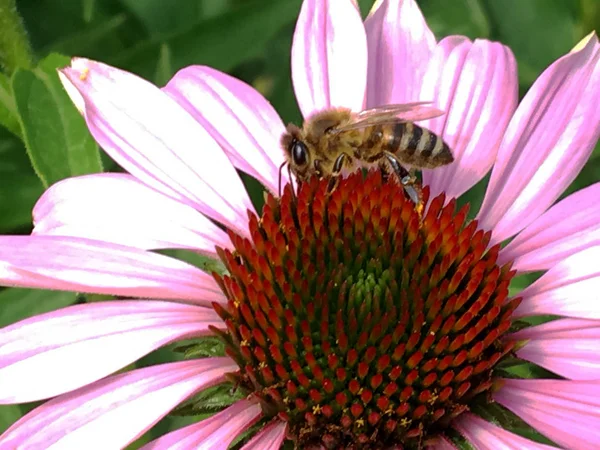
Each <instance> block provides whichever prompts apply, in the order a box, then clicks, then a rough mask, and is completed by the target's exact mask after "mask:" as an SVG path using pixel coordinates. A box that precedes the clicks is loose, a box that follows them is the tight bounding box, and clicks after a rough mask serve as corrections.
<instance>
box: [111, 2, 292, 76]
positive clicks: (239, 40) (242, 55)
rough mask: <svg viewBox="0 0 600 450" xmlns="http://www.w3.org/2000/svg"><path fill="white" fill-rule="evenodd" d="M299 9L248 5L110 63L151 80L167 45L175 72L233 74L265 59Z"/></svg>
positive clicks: (286, 5) (277, 4) (288, 5)
mask: <svg viewBox="0 0 600 450" xmlns="http://www.w3.org/2000/svg"><path fill="white" fill-rule="evenodd" d="M299 9H300V0H287V1H264V0H263V1H252V2H247V3H244V4H243V6H241V7H238V8H236V9H234V10H232V11H230V12H228V13H226V14H222V15H219V16H217V17H214V18H211V19H208V20H204V21H201V22H199V23H197V24H196V25H195V26H193V27H192V28H190V29H188V30H186V31H184V32H179V33H177V34H174V35H171V36H170V37H167V38H165V39H162V40H161V39H154V40H151V41H147V42H145V43H143V44H141V45H139V46H138V47H137V48H135V49H133V50H131V51H128V52H124V53H122V54H121V55H118V56H117V57H116V58H115V59H113V60H111V61H110V63H111V64H113V65H115V66H117V67H123V68H126V69H127V70H130V71H132V72H135V73H139V74H142V75H144V76H152V75H154V74H155V70H156V61H157V59H158V58H159V55H160V51H161V50H160V49H161V45H162V44H166V45H167V46H168V47H169V49H170V51H171V61H172V64H173V69H174V70H178V69H180V68H182V67H185V66H188V65H192V64H205V65H208V66H211V67H214V68H216V69H219V70H224V71H227V70H231V69H232V68H233V67H235V66H236V65H238V64H240V63H241V62H243V61H247V60H249V59H252V58H255V57H257V56H260V55H262V53H263V51H264V47H265V45H266V44H267V42H268V41H269V40H270V39H271V38H272V37H273V36H274V35H275V34H276V33H277V32H278V31H279V30H280V29H281V27H282V26H284V25H285V24H287V23H290V22H293V21H294V19H295V17H296V16H297V14H298V11H299Z"/></svg>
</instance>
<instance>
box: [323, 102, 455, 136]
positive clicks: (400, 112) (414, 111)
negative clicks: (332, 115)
mask: <svg viewBox="0 0 600 450" xmlns="http://www.w3.org/2000/svg"><path fill="white" fill-rule="evenodd" d="M443 114H444V112H443V111H441V110H439V109H437V108H435V107H433V106H431V102H414V103H403V104H398V105H383V106H378V107H376V108H372V109H366V110H364V111H361V112H359V113H357V114H355V115H354V118H353V120H352V121H350V122H349V123H347V124H346V125H342V126H340V127H336V128H335V131H336V132H339V131H347V130H356V129H358V128H364V127H368V126H370V125H376V124H385V123H396V122H398V121H400V122H416V121H419V120H427V119H433V118H435V117H439V116H441V115H443Z"/></svg>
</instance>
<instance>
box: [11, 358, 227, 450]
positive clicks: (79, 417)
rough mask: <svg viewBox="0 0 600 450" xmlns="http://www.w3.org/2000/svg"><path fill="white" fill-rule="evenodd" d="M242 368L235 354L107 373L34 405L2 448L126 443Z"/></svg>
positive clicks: (70, 447)
mask: <svg viewBox="0 0 600 450" xmlns="http://www.w3.org/2000/svg"><path fill="white" fill-rule="evenodd" d="M236 369H237V366H236V365H235V364H234V363H233V361H232V360H231V359H229V358H206V359H201V360H193V361H181V362H175V363H170V364H162V365H159V366H153V367H147V368H144V369H138V370H134V371H131V372H127V373H123V374H119V375H114V376H111V377H108V378H105V379H103V380H100V381H97V382H96V383H94V384H91V385H89V386H85V387H83V388H81V389H78V390H76V391H73V392H70V393H68V394H65V395H62V396H60V397H57V398H55V399H53V400H50V401H49V402H46V403H44V404H43V405H42V406H40V407H38V408H36V409H34V410H33V411H31V412H30V413H29V414H27V415H26V416H25V417H23V418H21V419H20V420H19V421H18V422H16V423H15V424H14V425H13V426H12V427H10V428H9V429H8V430H7V431H6V432H5V433H4V434H3V435H2V436H0V448H49V447H50V446H51V445H56V448H58V447H59V446H60V448H65V449H67V448H68V449H85V448H90V446H93V445H100V448H107V449H108V448H123V447H125V446H126V445H127V444H129V443H130V442H132V441H134V440H135V439H136V438H138V437H139V436H141V435H142V434H143V433H144V432H146V431H147V430H148V429H150V428H151V427H152V425H154V424H155V423H156V422H158V421H159V420H160V419H161V418H162V417H164V416H165V415H166V414H167V413H168V412H169V411H170V410H171V409H173V408H174V407H175V406H177V405H178V404H180V403H181V402H183V401H184V400H185V399H187V398H189V397H190V396H192V395H194V394H196V393H197V392H200V391H201V390H203V389H206V388H207V387H210V386H214V385H216V384H219V383H222V382H223V381H225V374H226V373H227V372H231V371H234V370H236ZM53 448H54V447H53Z"/></svg>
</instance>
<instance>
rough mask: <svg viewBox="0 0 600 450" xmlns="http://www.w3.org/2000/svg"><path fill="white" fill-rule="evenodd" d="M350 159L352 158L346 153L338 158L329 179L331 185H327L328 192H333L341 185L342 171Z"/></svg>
mask: <svg viewBox="0 0 600 450" xmlns="http://www.w3.org/2000/svg"><path fill="white" fill-rule="evenodd" d="M349 158H350V157H349V156H348V155H347V154H346V153H342V154H341V155H340V156H338V157H337V158H336V160H335V162H334V163H333V168H332V170H331V178H330V179H329V183H328V184H327V192H329V193H331V192H333V191H334V190H335V188H336V187H337V185H338V184H339V182H340V177H341V176H342V169H343V168H344V162H345V161H346V160H348V159H349Z"/></svg>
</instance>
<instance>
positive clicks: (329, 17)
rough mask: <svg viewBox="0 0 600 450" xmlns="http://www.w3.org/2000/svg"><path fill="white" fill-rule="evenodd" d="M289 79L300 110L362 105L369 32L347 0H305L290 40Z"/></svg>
mask: <svg viewBox="0 0 600 450" xmlns="http://www.w3.org/2000/svg"><path fill="white" fill-rule="evenodd" d="M292 81H293V83H294V91H295V92H296V99H297V101H298V105H299V106H300V110H301V111H302V115H303V116H304V117H305V118H306V117H308V116H310V115H311V114H312V113H314V112H316V111H320V110H322V109H326V108H330V107H332V106H334V107H337V106H343V107H346V108H350V109H352V110H354V111H360V110H361V109H363V104H364V98H365V88H366V84H367V37H366V35H365V28H364V26H363V23H362V20H361V18H360V13H359V11H358V9H357V7H356V5H355V4H354V2H351V1H349V0H342V1H340V0H304V3H303V4H302V9H301V10H300V15H299V17H298V22H297V23H296V31H295V32H294V42H293V44H292Z"/></svg>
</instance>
